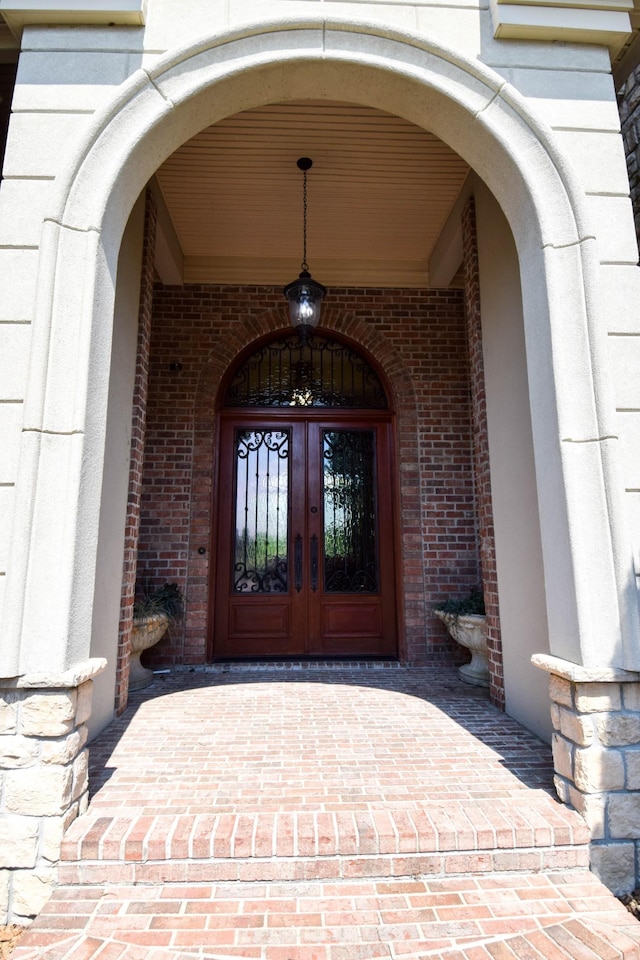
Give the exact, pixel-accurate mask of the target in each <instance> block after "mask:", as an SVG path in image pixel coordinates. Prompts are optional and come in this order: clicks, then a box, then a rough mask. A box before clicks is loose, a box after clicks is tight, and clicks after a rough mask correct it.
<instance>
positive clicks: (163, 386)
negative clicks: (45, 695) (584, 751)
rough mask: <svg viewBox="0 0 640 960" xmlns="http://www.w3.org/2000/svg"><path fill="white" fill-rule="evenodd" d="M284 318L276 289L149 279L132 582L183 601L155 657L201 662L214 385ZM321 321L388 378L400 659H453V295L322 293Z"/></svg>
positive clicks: (464, 523) (459, 321)
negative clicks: (166, 585)
mask: <svg viewBox="0 0 640 960" xmlns="http://www.w3.org/2000/svg"><path fill="white" fill-rule="evenodd" d="M287 326H288V320H287V311H286V306H285V304H284V303H283V298H282V294H281V291H280V289H273V288H268V287H215V286H200V285H198V286H196V285H192V286H185V287H162V286H157V287H156V290H155V296H154V307H153V333H152V345H151V364H150V382H149V403H148V411H147V434H146V448H145V465H144V476H143V495H142V515H141V527H140V540H139V548H138V577H139V578H142V579H147V580H148V581H152V582H160V583H161V582H164V581H165V580H169V581H176V582H177V583H178V584H179V585H180V586H181V588H182V589H183V590H184V592H185V595H186V605H187V615H186V619H185V624H184V627H183V630H182V631H180V632H175V631H174V633H173V635H172V636H171V637H169V638H167V639H166V640H164V641H162V642H161V643H160V644H159V645H158V647H156V648H154V650H153V651H151V656H152V659H153V660H154V661H155V662H156V663H158V664H172V663H180V662H183V663H202V662H204V660H205V658H206V631H207V611H208V599H209V576H210V562H211V557H210V550H209V547H210V537H211V529H212V515H213V503H212V498H213V482H214V476H215V470H216V460H215V452H216V417H215V403H216V397H217V393H218V387H219V384H220V380H221V378H222V376H223V375H224V373H225V372H226V370H227V369H228V367H229V365H230V364H232V363H233V362H234V359H235V358H236V356H237V354H238V352H239V351H240V350H242V349H243V348H244V347H246V346H247V345H249V344H250V343H251V342H252V341H253V340H255V339H256V338H258V337H260V336H263V335H264V334H266V333H268V332H269V331H274V332H275V331H277V330H281V329H284V328H286V327H287ZM322 326H323V328H324V329H326V330H328V331H330V330H336V331H340V332H342V333H343V334H344V335H346V336H348V337H350V338H351V339H352V340H353V342H354V343H355V344H359V345H360V346H361V347H362V348H363V349H364V351H365V352H366V351H368V352H369V354H370V355H371V356H373V357H374V358H375V359H376V361H377V362H378V363H379V364H380V366H381V367H382V369H383V370H384V372H385V374H386V376H387V378H388V380H389V382H390V384H391V391H392V394H393V396H392V402H393V404H394V407H395V409H396V413H397V452H398V464H397V475H398V488H399V499H400V515H401V523H400V530H399V531H398V541H399V548H400V554H401V557H400V564H401V568H402V584H401V589H400V605H401V613H402V615H403V620H404V624H403V630H402V634H403V637H402V646H401V651H400V654H401V657H402V659H404V660H411V661H422V662H424V661H429V660H432V661H433V660H445V659H446V660H451V659H452V657H453V656H455V653H454V651H453V649H452V645H451V642H450V640H449V638H448V635H447V634H446V631H445V629H444V627H443V626H442V624H441V623H440V621H439V620H437V618H435V617H434V616H433V615H432V613H431V607H432V606H433V604H434V603H435V602H436V601H438V600H442V599H443V598H444V597H446V596H448V595H454V596H458V595H460V594H464V593H466V592H468V590H469V588H471V587H472V586H475V585H477V584H478V582H479V568H478V551H477V546H476V520H475V510H474V490H473V465H472V455H471V423H470V409H469V391H470V384H469V362H468V353H467V338H466V329H465V316H464V305H463V295H462V292H461V291H451V290H442V291H439V290H425V291H419V290H378V289H366V290H363V289H353V290H351V289H341V290H335V289H332V290H331V291H330V293H329V295H328V297H327V300H326V301H325V304H324V305H323V315H322ZM203 547H204V548H205V550H206V552H205V553H204V554H203V555H201V554H199V553H198V549H199V548H203ZM214 550H215V545H214ZM456 649H457V648H456Z"/></svg>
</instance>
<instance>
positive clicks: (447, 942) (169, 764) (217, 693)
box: [15, 664, 640, 960]
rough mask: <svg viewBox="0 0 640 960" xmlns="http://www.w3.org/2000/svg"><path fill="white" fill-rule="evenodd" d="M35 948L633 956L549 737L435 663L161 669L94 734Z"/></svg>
mask: <svg viewBox="0 0 640 960" xmlns="http://www.w3.org/2000/svg"><path fill="white" fill-rule="evenodd" d="M91 754H92V774H91V778H92V794H93V798H92V801H91V805H90V808H89V811H88V813H87V815H85V816H84V817H82V818H81V819H80V820H78V821H76V823H74V824H73V825H72V827H71V828H70V830H69V832H68V835H67V838H66V841H65V843H64V847H63V859H64V862H63V864H62V866H61V872H60V877H61V881H62V883H63V884H64V886H62V887H61V888H60V889H59V890H58V891H57V892H56V894H55V895H54V897H53V899H52V900H51V901H50V903H49V904H48V905H47V907H46V908H45V910H44V911H43V913H42V915H41V916H40V917H39V918H38V920H37V921H36V923H35V924H34V926H33V927H32V928H31V930H30V931H29V933H28V934H27V935H26V936H25V938H24V940H23V943H22V944H21V946H20V947H19V948H18V950H17V951H16V953H15V958H16V960H31V958H35V957H41V958H44V957H46V958H50V960H54V958H60V960H62V958H63V957H65V958H66V957H69V958H71V957H73V958H74V960H81V958H88V957H94V956H95V957H100V958H101V960H116V958H118V957H127V958H132V960H136V958H138V957H139V958H143V957H144V958H147V957H148V958H154V960H155V958H157V960H170V958H174V960H175V958H179V957H183V956H184V957H194V956H202V957H231V956H233V957H238V956H242V957H255V958H259V960H360V958H363V960H366V958H370V957H390V958H395V960H414V958H418V957H434V958H437V957H447V958H449V957H450V958H453V957H466V958H468V960H476V958H478V960H480V958H484V957H495V958H502V957H504V958H507V957H509V958H512V957H514V956H516V957H522V958H523V960H525V958H526V960H530V958H536V957H551V958H558V960H559V958H566V957H575V958H578V960H589V958H596V957H602V958H605V957H606V958H611V960H613V958H614V957H638V958H640V925H638V924H637V923H636V922H635V921H634V920H632V919H631V917H630V915H629V914H628V913H627V912H626V911H625V910H624V908H623V907H622V906H620V904H619V903H618V902H617V901H616V900H615V899H614V898H613V897H612V896H611V895H610V894H609V893H608V892H607V891H606V890H605V889H604V888H603V887H602V886H601V884H600V883H599V882H598V881H597V880H596V878H595V877H594V876H593V875H592V874H590V873H589V872H588V870H587V867H588V835H587V830H586V827H585V825H584V823H583V821H582V820H581V818H580V817H579V816H578V814H576V813H575V812H574V811H571V810H569V809H567V808H566V807H563V806H561V805H560V804H559V803H557V801H556V800H555V798H554V796H553V789H552V776H553V769H552V765H551V760H550V750H549V748H548V747H547V746H546V745H544V744H541V743H540V741H538V740H537V739H536V738H535V737H533V736H532V735H531V734H529V733H527V732H526V731H525V730H523V729H522V727H520V726H519V725H518V724H516V723H515V722H514V721H512V720H511V719H510V718H508V717H506V716H505V715H504V714H501V713H500V712H499V711H497V710H496V709H495V708H494V707H492V706H491V705H490V704H489V703H488V701H487V699H486V696H485V694H484V692H483V691H480V690H477V689H476V688H473V687H468V686H466V685H464V684H461V683H460V682H459V681H458V680H457V677H456V675H455V673H454V672H453V671H451V670H448V669H445V668H442V669H433V668H432V669H415V668H414V669H411V670H409V669H405V668H402V667H400V666H398V665H392V664H379V665H374V664H367V665H360V666H357V665H351V666H349V665H308V666H306V667H301V666H296V665H291V664H289V665H282V664H281V665H276V664H273V665H263V666H262V667H258V666H251V667H241V666H231V667H228V668H222V667H218V668H216V669H215V670H213V671H206V672H204V671H202V672H200V671H198V672H192V673H189V672H184V673H176V674H173V675H171V676H159V677H158V678H157V681H156V682H155V684H154V685H153V687H150V688H148V690H146V691H143V693H142V694H138V695H136V696H135V697H134V698H132V703H131V705H130V707H129V709H128V710H127V712H126V714H125V715H124V716H123V717H121V718H120V719H119V720H117V721H116V722H114V723H113V724H112V725H111V727H110V728H109V729H108V730H107V731H105V732H104V733H103V734H102V735H101V737H100V738H98V740H97V741H96V742H95V743H94V744H93V745H92V748H91Z"/></svg>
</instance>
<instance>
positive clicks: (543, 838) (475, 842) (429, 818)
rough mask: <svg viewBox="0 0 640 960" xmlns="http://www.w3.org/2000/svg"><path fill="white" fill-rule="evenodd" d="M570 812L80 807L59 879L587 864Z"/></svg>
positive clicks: (439, 807) (535, 807)
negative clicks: (117, 810)
mask: <svg viewBox="0 0 640 960" xmlns="http://www.w3.org/2000/svg"><path fill="white" fill-rule="evenodd" d="M588 842H589V835H588V830H587V827H586V825H585V823H584V821H583V820H582V818H581V817H579V816H578V815H577V814H576V813H575V812H573V811H571V810H569V809H567V808H566V807H563V806H560V805H559V804H558V803H555V802H554V801H553V800H551V798H549V797H548V796H546V795H544V794H541V795H540V797H539V798H538V799H537V802H536V799H535V798H534V799H533V800H532V802H530V803H529V804H528V805H527V806H526V808H524V809H523V810H518V809H516V808H514V805H513V802H512V801H511V802H510V801H507V800H495V801H494V802H492V803H489V802H487V801H485V802H475V803H474V802H470V801H464V802H463V801H451V802H450V803H448V804H447V805H444V804H433V803H425V804H422V805H420V806H415V807H414V808H413V809H406V810H393V809H392V810H389V809H385V810H363V811H345V812H339V813H334V812H317V811H316V812H310V813H306V812H304V813H296V812H280V813H254V814H200V815H196V814H189V815H178V816H174V815H162V814H160V815H158V816H155V817H153V816H142V815H139V816H135V815H133V814H132V815H129V816H125V815H122V814H119V815H115V814H114V815H113V816H106V815H102V816H96V817H93V818H92V817H91V816H85V817H82V818H80V819H79V820H77V821H76V822H75V823H74V824H73V825H72V826H71V828H70V829H69V831H68V833H67V835H66V837H65V840H64V843H63V848H62V863H61V867H60V871H61V872H60V879H61V880H62V882H67V883H77V882H91V883H101V882H105V881H106V880H108V879H109V878H112V879H113V880H114V881H117V882H151V881H157V880H164V881H167V880H172V881H188V880H196V879H199V880H204V879H206V880H210V881H213V880H301V879H314V878H333V879H347V878H352V877H362V876H378V877H385V876H391V877H395V876H417V875H420V876H444V875H452V874H464V873H490V872H492V871H505V870H526V871H539V870H557V869H576V868H583V867H586V866H588V862H589V850H588Z"/></svg>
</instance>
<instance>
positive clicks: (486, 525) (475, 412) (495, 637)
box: [462, 197, 505, 709]
mask: <svg viewBox="0 0 640 960" xmlns="http://www.w3.org/2000/svg"><path fill="white" fill-rule="evenodd" d="M462 234H463V242H464V288H465V309H466V314H467V343H468V347H469V369H470V376H471V420H472V425H473V457H474V478H475V496H476V509H477V520H478V547H479V551H480V569H481V571H482V587H483V591H484V602H485V607H486V611H487V653H488V656H487V659H488V661H489V684H490V691H491V699H492V700H493V702H494V703H495V704H496V705H497V706H499V707H501V708H502V709H504V705H505V699H504V667H503V662H502V635H501V632H500V608H499V605H498V568H497V564H496V542H495V533H494V528H493V503H492V499H491V467H490V464H489V430H488V425H487V397H486V393H485V387H484V359H483V355H482V322H481V313H480V267H479V263H478V237H477V232H476V210H475V201H474V199H473V197H470V198H469V200H468V202H467V204H466V206H465V208H464V210H463V213H462Z"/></svg>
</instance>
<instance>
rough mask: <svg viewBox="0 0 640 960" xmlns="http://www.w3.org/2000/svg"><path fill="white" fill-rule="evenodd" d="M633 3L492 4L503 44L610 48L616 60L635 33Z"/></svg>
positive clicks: (509, 0)
mask: <svg viewBox="0 0 640 960" xmlns="http://www.w3.org/2000/svg"><path fill="white" fill-rule="evenodd" d="M632 10H633V0H610V2H603V0H563V3H562V4H560V3H557V2H555V3H553V2H550V0H491V15H492V17H493V29H494V36H496V37H497V38H499V39H500V40H547V41H548V40H556V41H557V40H560V41H566V42H570V43H596V44H599V45H601V46H605V47H608V48H609V50H610V51H611V56H612V58H613V59H615V58H616V57H617V56H618V55H619V53H620V51H621V50H622V49H623V47H624V45H625V44H626V43H627V41H628V40H629V36H630V34H631V31H632V26H631V17H630V14H631V12H632Z"/></svg>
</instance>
